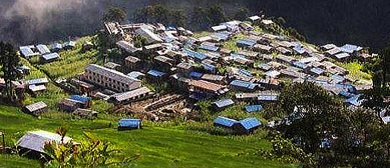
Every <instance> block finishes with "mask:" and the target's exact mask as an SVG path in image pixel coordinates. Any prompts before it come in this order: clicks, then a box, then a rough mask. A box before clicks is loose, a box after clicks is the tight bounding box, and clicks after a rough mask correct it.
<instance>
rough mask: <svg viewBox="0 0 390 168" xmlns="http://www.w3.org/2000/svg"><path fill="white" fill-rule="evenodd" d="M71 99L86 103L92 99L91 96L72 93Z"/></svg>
mask: <svg viewBox="0 0 390 168" xmlns="http://www.w3.org/2000/svg"><path fill="white" fill-rule="evenodd" d="M70 99H72V100H76V101H79V102H82V103H84V104H87V103H88V102H89V101H90V100H91V98H90V97H84V96H80V95H72V96H70Z"/></svg>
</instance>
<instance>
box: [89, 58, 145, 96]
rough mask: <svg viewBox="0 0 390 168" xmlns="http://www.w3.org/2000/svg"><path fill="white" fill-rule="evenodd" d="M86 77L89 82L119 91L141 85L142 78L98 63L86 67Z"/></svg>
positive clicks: (136, 87) (129, 89)
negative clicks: (136, 77)
mask: <svg viewBox="0 0 390 168" xmlns="http://www.w3.org/2000/svg"><path fill="white" fill-rule="evenodd" d="M84 78H85V80H87V81H89V82H92V83H94V84H97V85H100V86H104V87H106V88H109V89H111V90H115V91H119V92H126V91H131V90H135V89H138V88H140V87H141V81H140V80H138V79H134V78H132V77H129V76H127V75H125V74H123V73H121V72H118V71H115V70H112V69H108V68H105V67H102V66H99V65H96V64H90V65H89V66H88V67H87V68H85V74H84Z"/></svg>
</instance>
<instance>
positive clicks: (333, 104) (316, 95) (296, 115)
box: [280, 82, 348, 153]
mask: <svg viewBox="0 0 390 168" xmlns="http://www.w3.org/2000/svg"><path fill="white" fill-rule="evenodd" d="M280 106H281V108H282V109H283V110H284V111H285V113H286V114H287V115H288V116H289V117H288V118H289V120H290V121H291V124H290V125H288V126H285V127H282V129H281V131H282V132H284V135H285V136H286V137H287V138H292V139H293V140H294V141H295V142H296V143H298V144H300V145H301V147H302V148H303V149H304V150H305V151H306V152H309V153H313V152H316V151H317V150H318V146H319V145H320V144H321V141H322V140H323V139H325V138H330V137H332V136H341V134H342V133H343V132H344V131H345V129H348V118H347V113H346V111H345V110H343V108H342V107H343V105H342V103H341V102H340V101H337V100H335V99H334V98H333V97H332V96H331V95H329V93H328V92H326V91H325V90H323V89H322V88H321V87H320V86H317V85H315V84H313V83H307V82H305V83H302V84H292V85H288V86H286V87H284V88H283V91H282V93H281V95H280Z"/></svg>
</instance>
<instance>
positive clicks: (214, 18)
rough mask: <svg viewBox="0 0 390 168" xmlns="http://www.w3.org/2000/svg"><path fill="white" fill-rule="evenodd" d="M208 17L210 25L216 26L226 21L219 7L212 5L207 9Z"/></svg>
mask: <svg viewBox="0 0 390 168" xmlns="http://www.w3.org/2000/svg"><path fill="white" fill-rule="evenodd" d="M208 17H209V18H210V21H211V24H212V25H218V24H220V23H222V22H225V21H226V20H227V17H226V14H225V12H224V11H223V9H222V7H221V6H220V5H214V6H212V7H210V8H209V9H208Z"/></svg>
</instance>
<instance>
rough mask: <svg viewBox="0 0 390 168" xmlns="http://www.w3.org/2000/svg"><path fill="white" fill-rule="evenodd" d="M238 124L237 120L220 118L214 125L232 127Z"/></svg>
mask: <svg viewBox="0 0 390 168" xmlns="http://www.w3.org/2000/svg"><path fill="white" fill-rule="evenodd" d="M236 122H237V121H236V120H233V119H230V118H226V117H222V116H219V117H217V118H216V119H215V120H214V124H218V125H222V126H225V127H232V126H233V125H234V124H235V123H236Z"/></svg>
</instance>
